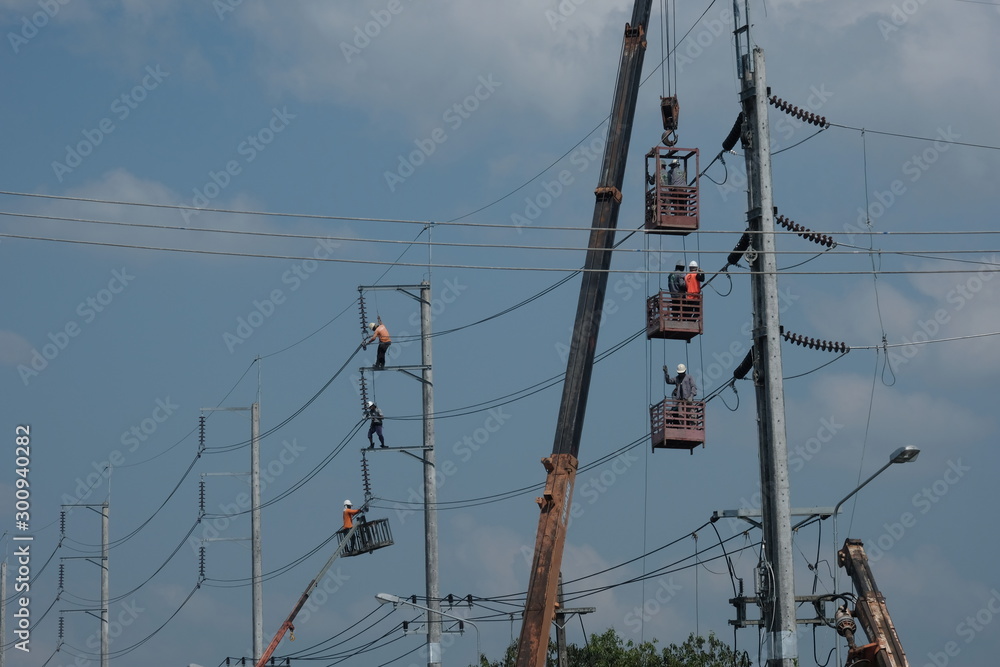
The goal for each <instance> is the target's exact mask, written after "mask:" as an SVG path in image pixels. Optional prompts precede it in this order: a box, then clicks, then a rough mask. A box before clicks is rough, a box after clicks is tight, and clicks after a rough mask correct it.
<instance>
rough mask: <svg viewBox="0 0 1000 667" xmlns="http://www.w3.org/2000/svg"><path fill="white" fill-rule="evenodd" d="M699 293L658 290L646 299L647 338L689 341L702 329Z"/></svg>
mask: <svg viewBox="0 0 1000 667" xmlns="http://www.w3.org/2000/svg"><path fill="white" fill-rule="evenodd" d="M701 304H702V300H701V294H700V293H699V294H687V293H679V292H677V293H675V292H668V291H666V290H661V291H660V293H659V294H654V295H653V296H651V297H649V298H648V299H646V338H647V339H650V338H668V339H671V340H691V339H692V338H694V337H695V336H697V335H699V334H701V333H702V331H703V319H702V311H701Z"/></svg>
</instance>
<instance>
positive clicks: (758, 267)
mask: <svg viewBox="0 0 1000 667" xmlns="http://www.w3.org/2000/svg"><path fill="white" fill-rule="evenodd" d="M748 26H749V22H748V24H747V26H745V27H744V28H743V29H738V30H737V44H739V43H740V32H741V30H743V31H744V32H746V31H748V30H749V27H748ZM747 42H748V43H749V40H747ZM737 54H738V56H739V57H740V59H741V62H740V64H739V65H740V66H739V71H740V73H741V74H742V77H743V81H742V85H743V87H742V90H741V92H740V99H741V101H742V104H743V111H744V114H745V117H746V122H747V126H746V127H747V128H748V129H749V133H750V145H749V146H748V147H747V150H746V166H747V181H748V183H749V191H748V200H749V211H748V213H747V218H748V223H749V229H750V239H751V241H750V250H748V252H747V255H748V257H752V258H753V259H751V260H750V266H751V270H752V273H751V285H752V293H753V350H754V385H755V389H756V394H757V432H758V437H759V443H760V444H759V447H760V482H761V490H762V494H761V496H762V502H761V518H762V524H763V527H762V531H763V537H764V544H763V550H762V556H761V562H760V565H759V566H758V567H759V568H760V575H761V576H760V582H761V589H762V590H761V591H760V596H759V597H760V600H761V604H762V614H763V617H764V623H765V627H766V628H767V629H768V631H767V637H766V643H767V646H768V653H767V654H768V661H767V664H768V666H769V667H777V666H779V665H780V666H781V667H792V665H794V664H797V662H798V643H797V640H796V636H795V589H794V577H793V572H792V531H791V505H790V491H789V482H788V446H787V442H786V439H785V399H784V389H783V386H782V380H781V338H780V333H781V332H780V325H779V321H778V311H779V307H778V278H777V262H776V259H775V246H774V202H773V198H772V192H771V152H770V141H771V139H770V131H769V128H768V120H767V85H766V83H765V76H764V53H763V51H761V50H760V49H759V48H754V49H753V51H752V56H751V54H745V55H744V54H742V53H739V48H737Z"/></svg>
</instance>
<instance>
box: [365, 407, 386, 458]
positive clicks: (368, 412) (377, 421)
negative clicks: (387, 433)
mask: <svg viewBox="0 0 1000 667" xmlns="http://www.w3.org/2000/svg"><path fill="white" fill-rule="evenodd" d="M365 416H366V417H367V418H368V419H370V420H371V422H372V423H371V425H370V426H369V427H368V448H369V449H372V448H374V447H375V441H374V440H373V439H372V435H377V436H378V441H379V443H380V445H381V446H382V447H385V438H384V437H383V436H382V422H383V421H384V420H385V415H384V414H382V411H381V410H379V409H378V406H377V405H375V401H368V405H367V406H366V407H365Z"/></svg>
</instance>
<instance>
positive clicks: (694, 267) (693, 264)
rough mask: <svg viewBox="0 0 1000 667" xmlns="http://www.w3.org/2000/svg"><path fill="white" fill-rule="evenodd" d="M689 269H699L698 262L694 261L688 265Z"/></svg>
mask: <svg viewBox="0 0 1000 667" xmlns="http://www.w3.org/2000/svg"><path fill="white" fill-rule="evenodd" d="M688 268H689V269H697V268H698V262H696V261H694V260H693V259H692V260H691V263H690V264H688Z"/></svg>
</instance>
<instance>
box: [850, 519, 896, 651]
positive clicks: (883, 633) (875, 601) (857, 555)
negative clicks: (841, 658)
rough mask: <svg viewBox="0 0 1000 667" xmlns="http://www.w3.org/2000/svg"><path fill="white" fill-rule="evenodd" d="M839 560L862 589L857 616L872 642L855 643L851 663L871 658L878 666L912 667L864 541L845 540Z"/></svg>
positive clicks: (856, 585) (857, 586) (857, 587)
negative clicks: (870, 564)
mask: <svg viewBox="0 0 1000 667" xmlns="http://www.w3.org/2000/svg"><path fill="white" fill-rule="evenodd" d="M837 561H838V564H839V565H840V567H842V568H844V569H845V570H847V574H848V575H850V577H851V580H852V581H853V582H854V587H855V588H856V589H858V600H857V604H856V605H855V611H854V614H853V615H854V616H856V617H857V618H858V620H859V621H861V627H862V628H864V631H865V634H866V635H868V639H869V641H871V644H869V645H867V646H860V647H854V646H852V647H851V649H852V650H851V651H850V652H848V664H852V663H854V664H859V665H860V664H861V663H862V662H864V661H867V662H868V663H869V664H873V665H875V666H876V667H909V664H910V663H909V661H907V659H906V653H905V652H904V651H903V644H902V642H900V641H899V635H898V634H896V626H895V625H893V623H892V618H891V617H890V616H889V608H888V607H886V604H885V596H884V595H883V594H882V591H880V590H879V588H878V585H877V584H876V583H875V575H874V574H872V570H871V567H869V565H868V555H867V554H866V553H865V547H864V544H863V543H862V542H861V540H851V539H848V540H845V541H844V548H843V549H841V550H840V551H838V552H837ZM852 643H853V642H852Z"/></svg>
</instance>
